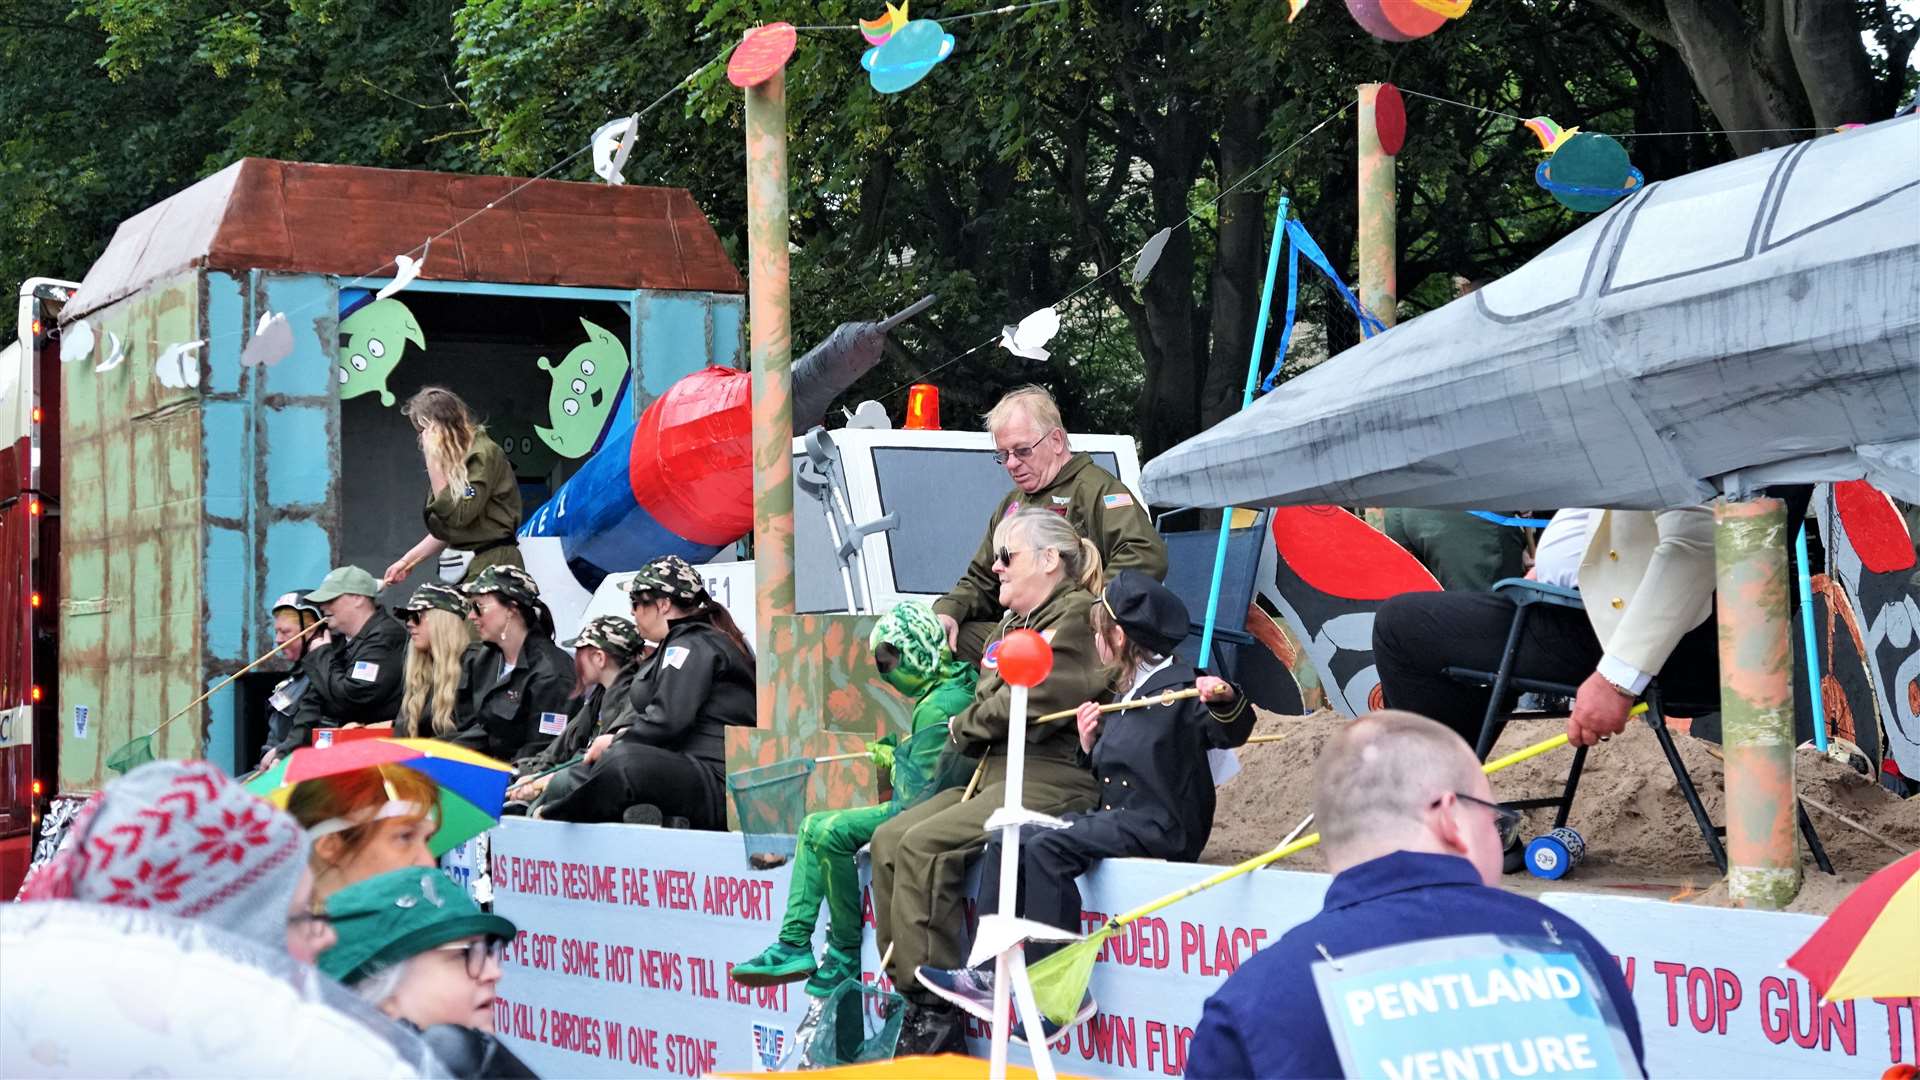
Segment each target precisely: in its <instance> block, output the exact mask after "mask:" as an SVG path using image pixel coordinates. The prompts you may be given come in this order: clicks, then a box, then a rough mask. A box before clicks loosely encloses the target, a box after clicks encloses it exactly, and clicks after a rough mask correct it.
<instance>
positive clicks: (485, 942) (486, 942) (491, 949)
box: [432, 938, 507, 979]
mask: <svg viewBox="0 0 1920 1080" xmlns="http://www.w3.org/2000/svg"><path fill="white" fill-rule="evenodd" d="M432 951H433V952H458V953H465V954H466V957H465V959H466V963H467V976H468V977H469V978H474V979H478V978H480V977H481V976H482V975H484V974H486V971H487V961H488V960H492V961H493V962H494V963H496V964H498V963H500V962H501V958H502V957H504V956H506V955H507V943H506V942H504V941H502V940H500V939H499V938H482V939H481V940H479V941H456V942H454V943H453V944H451V945H442V946H440V947H439V948H437V949H434V950H432Z"/></svg>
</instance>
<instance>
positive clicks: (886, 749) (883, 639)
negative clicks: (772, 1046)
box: [732, 600, 978, 998]
mask: <svg viewBox="0 0 1920 1080" xmlns="http://www.w3.org/2000/svg"><path fill="white" fill-rule="evenodd" d="M868 642H869V645H870V647H871V648H872V649H873V654H874V664H875V666H877V667H878V668H879V669H880V677H881V678H883V679H885V680H886V681H887V684H888V685H889V686H892V687H893V688H894V689H896V690H898V691H900V692H901V693H903V694H906V695H908V696H909V697H911V698H913V699H914V705H913V732H912V735H919V734H920V733H921V732H923V731H926V730H927V729H929V728H937V729H940V730H942V731H944V730H945V729H946V726H947V721H948V720H950V719H952V718H953V715H954V714H955V713H958V712H959V711H961V710H962V709H964V708H966V707H967V706H968V704H970V703H971V702H972V701H973V687H974V680H975V678H976V677H977V675H978V672H977V671H976V670H975V669H974V667H973V666H972V665H971V664H968V663H966V662H965V661H963V660H956V659H954V656H953V653H952V652H950V651H949V650H948V649H947V635H946V631H945V630H943V629H942V628H941V626H940V622H939V620H938V619H936V618H934V615H933V609H932V608H931V607H929V606H927V605H926V604H924V603H921V602H920V601H917V600H909V601H904V602H902V603H901V604H899V605H897V606H896V607H895V608H894V609H893V610H892V611H889V612H887V614H885V615H883V616H881V618H880V621H879V622H877V623H875V624H874V627H873V633H872V635H871V636H870V637H869V638H868ZM909 739H910V741H911V740H912V736H911V735H910V736H909ZM945 745H946V740H945V739H944V738H938V737H929V738H924V739H919V740H917V741H913V747H914V749H913V761H912V763H911V764H912V765H914V766H917V767H916V768H908V767H907V765H908V763H906V762H902V763H901V767H899V768H896V769H894V790H893V800H892V801H891V802H889V803H887V804H886V805H884V806H858V807H854V808H852V809H849V810H822V811H820V812H818V813H814V814H808V815H807V818H806V820H805V821H804V822H802V823H801V826H800V837H799V844H798V846H797V848H796V850H795V853H794V859H793V882H792V885H791V887H790V891H789V893H788V898H787V914H786V918H785V920H784V921H783V922H782V923H781V924H780V939H779V940H778V941H776V942H774V943H773V944H772V945H769V946H767V948H766V949H765V950H764V951H762V952H761V953H760V955H758V956H756V957H754V958H753V959H751V960H749V961H747V962H746V963H744V964H739V965H737V966H735V967H734V969H733V973H732V974H733V979H734V981H736V982H739V983H742V984H745V985H747V986H769V985H772V984H774V983H785V982H793V981H795V980H798V979H803V978H804V979H806V980H807V988H806V989H807V993H808V994H809V995H811V996H813V997H816V998H824V997H827V996H828V995H830V994H832V993H833V991H834V989H835V988H836V987H838V986H839V985H840V984H841V983H842V982H843V981H845V980H848V979H854V980H857V979H859V978H860V876H859V869H858V866H857V864H856V863H855V862H854V853H855V852H857V851H859V850H860V847H861V845H863V844H865V843H866V842H867V841H868V840H870V839H872V838H873V831H874V830H875V829H877V828H879V827H880V826H881V824H882V823H884V822H885V821H887V820H888V819H889V818H891V817H893V816H894V815H895V814H897V813H899V812H900V811H901V810H903V809H905V808H906V807H907V806H910V805H912V804H913V803H914V802H916V801H918V800H919V799H921V798H923V797H925V796H926V795H928V794H931V792H929V791H925V790H909V788H908V784H907V783H906V782H905V781H907V780H908V779H909V778H910V777H911V778H913V779H918V780H920V786H921V787H923V788H924V787H930V786H933V784H934V783H935V779H934V763H935V761H937V760H938V759H939V757H940V751H941V749H942V748H943V747H944V746H945ZM868 749H869V751H870V752H871V753H872V755H873V760H874V762H875V764H878V765H881V766H883V767H892V766H893V765H894V760H893V758H894V754H893V751H894V737H893V736H891V735H889V736H887V737H886V738H885V739H882V740H881V741H879V742H877V743H871V744H869V746H868ZM823 897H824V898H825V900H826V903H827V954H826V957H825V958H824V960H823V961H822V962H820V963H818V964H816V963H815V961H814V956H813V929H814V925H815V923H816V922H817V921H818V919H819V917H820V901H821V899H822V898H823Z"/></svg>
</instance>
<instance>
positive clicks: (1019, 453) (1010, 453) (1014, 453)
mask: <svg viewBox="0 0 1920 1080" xmlns="http://www.w3.org/2000/svg"><path fill="white" fill-rule="evenodd" d="M1059 430H1060V429H1059V428H1057V427H1056V428H1048V429H1047V433H1046V434H1045V435H1042V436H1040V437H1039V438H1037V439H1035V440H1033V441H1032V442H1030V443H1028V444H1027V445H1025V446H1016V447H1014V448H1013V449H1011V450H995V451H994V452H993V463H994V464H995V465H1005V464H1006V463H1007V459H1008V458H1010V457H1017V458H1019V459H1020V460H1021V461H1025V460H1027V459H1028V458H1030V457H1032V456H1033V452H1034V451H1035V450H1037V449H1039V447H1040V444H1041V443H1043V442H1046V441H1047V439H1048V438H1050V437H1052V435H1053V433H1054V432H1056V431H1059Z"/></svg>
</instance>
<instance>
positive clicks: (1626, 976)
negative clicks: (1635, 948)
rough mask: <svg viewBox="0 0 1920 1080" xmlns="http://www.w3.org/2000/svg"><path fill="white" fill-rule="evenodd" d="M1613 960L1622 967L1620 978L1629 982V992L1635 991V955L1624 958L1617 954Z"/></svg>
mask: <svg viewBox="0 0 1920 1080" xmlns="http://www.w3.org/2000/svg"><path fill="white" fill-rule="evenodd" d="M1613 962H1614V963H1615V964H1617V965H1619V967H1620V978H1621V979H1622V980H1623V981H1625V982H1626V984H1627V993H1629V994H1631V993H1633V957H1631V956H1629V957H1627V958H1626V959H1625V960H1622V959H1620V958H1619V957H1617V956H1616V957H1614V958H1613Z"/></svg>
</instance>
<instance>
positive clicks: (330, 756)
mask: <svg viewBox="0 0 1920 1080" xmlns="http://www.w3.org/2000/svg"><path fill="white" fill-rule="evenodd" d="M381 765H397V766H399V767H400V768H403V769H412V770H413V771H414V772H417V773H419V774H420V775H422V776H424V777H426V778H427V779H429V780H432V781H433V782H434V783H435V784H437V785H439V787H440V828H439V829H438V830H437V831H436V832H435V833H434V834H433V839H432V840H431V841H429V842H428V844H427V850H429V851H431V852H433V854H435V855H436V856H438V855H444V854H446V853H447V852H449V851H451V850H453V849H454V848H457V847H459V846H460V845H461V844H464V843H466V842H467V841H469V840H471V839H473V838H474V837H476V836H479V835H480V834H481V833H483V832H486V831H487V830H488V829H491V828H493V827H494V826H495V825H497V824H499V822H500V809H501V807H502V806H504V805H505V803H506V800H507V784H508V782H509V781H511V780H512V779H513V766H511V765H509V764H507V763H506V762H504V761H499V760H496V759H494V758H490V757H488V756H487V755H485V754H479V753H475V752H474V751H472V750H468V749H466V748H464V747H459V746H454V745H453V744H451V743H444V742H441V741H440V740H438V739H355V740H353V741H351V742H343V743H334V744H333V745H332V746H304V747H301V748H300V749H298V750H295V751H294V752H293V753H291V754H288V755H287V756H286V757H284V758H281V759H280V760H279V761H276V762H274V764H273V767H272V768H270V769H268V770H267V771H266V772H263V773H261V774H260V775H259V776H256V777H254V778H253V779H252V780H249V781H247V783H246V788H247V790H248V791H251V792H253V793H254V794H255V795H259V796H261V797H262V798H264V799H266V800H267V801H268V802H271V803H273V804H274V805H275V806H278V807H281V808H283V809H284V808H285V807H286V805H287V798H288V796H290V795H291V794H292V792H293V788H294V785H296V784H299V783H300V782H302V781H304V780H317V779H320V778H321V777H324V776H339V775H341V774H342V773H350V772H354V771H356V770H359V769H371V768H376V767H378V766H381Z"/></svg>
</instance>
